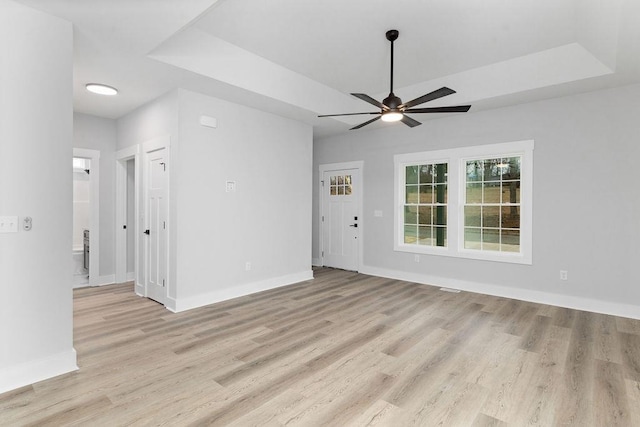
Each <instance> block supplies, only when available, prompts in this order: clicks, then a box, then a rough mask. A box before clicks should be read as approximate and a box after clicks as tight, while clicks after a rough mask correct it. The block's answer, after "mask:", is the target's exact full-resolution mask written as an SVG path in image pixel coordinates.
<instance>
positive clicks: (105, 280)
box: [90, 274, 116, 286]
mask: <svg viewBox="0 0 640 427" xmlns="http://www.w3.org/2000/svg"><path fill="white" fill-rule="evenodd" d="M114 283H116V275H115V274H107V275H106V276H98V277H96V279H95V280H94V282H93V283H91V282H90V284H91V286H104V285H113V284H114Z"/></svg>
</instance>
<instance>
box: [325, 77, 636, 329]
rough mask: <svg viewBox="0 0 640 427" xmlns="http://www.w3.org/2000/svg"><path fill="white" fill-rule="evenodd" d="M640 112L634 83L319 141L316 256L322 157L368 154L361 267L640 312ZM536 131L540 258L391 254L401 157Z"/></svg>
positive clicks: (535, 297) (515, 137) (350, 157)
mask: <svg viewBox="0 0 640 427" xmlns="http://www.w3.org/2000/svg"><path fill="white" fill-rule="evenodd" d="M639 117H640V85H633V86H628V87H622V88H617V89H611V90H602V91H597V92H591V93H585V94H581V95H576V96H570V97H563V98H557V99H551V100H544V101H539V102H535V103H529V104H524V105H518V106H513V107H508V108H502V109H494V110H487V111H479V112H474V111H473V108H472V109H471V112H469V113H466V114H460V115H450V116H448V117H442V118H437V119H432V120H424V121H423V125H421V126H419V127H416V128H413V129H410V128H408V127H406V126H404V125H402V124H400V123H397V124H391V125H387V126H380V127H378V128H377V129H370V130H366V129H363V130H358V131H350V132H349V133H347V134H345V135H341V136H337V137H331V138H326V139H320V140H316V141H314V166H313V170H314V186H313V188H314V197H313V201H314V206H313V212H314V219H313V257H314V259H319V254H320V248H319V244H320V243H319V232H320V224H319V221H318V218H319V204H318V198H319V195H318V167H319V165H322V164H326V163H335V162H343V161H352V160H363V161H364V178H363V180H364V202H363V204H364V206H363V209H364V212H363V213H364V215H363V233H364V235H363V239H364V242H363V244H364V254H363V258H364V265H363V266H361V267H362V268H361V270H362V271H366V272H371V273H379V274H381V275H389V276H396V277H405V278H410V279H412V280H414V281H421V282H423V283H431V284H434V285H448V286H452V287H455V286H456V285H458V287H461V288H466V289H469V290H476V291H478V292H487V293H496V294H503V295H509V296H515V297H521V298H522V299H532V300H540V301H543V302H550V303H554V304H557V305H565V306H572V305H574V306H575V305H579V306H580V307H581V308H588V309H592V310H594V311H603V312H611V311H615V312H618V313H619V314H623V315H630V316H633V317H638V316H640V287H639V286H638V285H637V282H638V273H637V270H636V266H637V264H636V262H638V260H639V259H640V246H639V245H638V242H640V220H639V218H640V215H639V214H640V212H639V211H640V191H638V190H637V182H638V176H639V172H640V166H639V164H638V161H639V160H640V120H639V119H638V118H639ZM416 118H418V119H419V117H416ZM528 139H533V140H535V149H534V153H533V156H534V172H533V173H534V179H533V265H515V264H507V263H499V262H490V261H478V260H469V259H455V258H449V257H442V256H429V255H421V256H420V262H415V260H414V255H413V254H410V253H403V252H395V251H394V250H393V239H394V223H393V221H394V220H393V211H394V208H395V207H394V175H393V171H394V160H393V156H394V155H395V154H398V153H412V152H421V151H429V150H438V149H449V148H455V147H465V146H474V145H481V144H493V143H500V142H509V141H519V140H528ZM374 210H381V211H382V212H383V217H381V218H380V217H374V215H373V212H374ZM560 270H567V271H568V278H569V280H567V281H561V280H560V278H559V272H560ZM576 302H577V303H576ZM618 309H620V310H618ZM634 313H635V315H634Z"/></svg>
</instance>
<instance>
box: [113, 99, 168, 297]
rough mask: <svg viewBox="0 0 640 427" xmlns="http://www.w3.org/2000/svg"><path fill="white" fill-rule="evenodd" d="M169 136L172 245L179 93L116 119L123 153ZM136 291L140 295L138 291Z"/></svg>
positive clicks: (141, 227) (141, 225) (139, 227)
mask: <svg viewBox="0 0 640 427" xmlns="http://www.w3.org/2000/svg"><path fill="white" fill-rule="evenodd" d="M165 136H168V137H169V140H170V143H171V147H170V153H171V164H170V165H169V171H170V174H169V179H170V182H169V232H170V236H169V239H170V241H172V242H175V241H176V233H177V227H176V222H175V218H176V195H177V192H176V188H175V174H174V173H173V172H172V166H173V165H172V164H173V162H174V160H175V159H176V158H177V157H178V156H179V148H180V147H179V145H178V144H176V141H177V136H178V90H174V91H171V92H168V93H166V94H164V95H162V96H160V97H159V98H157V99H155V100H153V101H151V102H149V103H147V104H145V105H143V106H141V107H139V108H137V109H136V110H135V111H133V112H131V113H129V114H127V115H126V116H124V117H121V118H120V119H118V120H117V148H118V150H122V149H124V148H127V147H131V146H134V145H138V144H143V143H145V142H148V141H151V140H154V139H157V138H160V137H165ZM139 196H140V200H139V206H140V215H143V211H142V209H143V207H144V200H143V197H144V194H143V192H142V191H141V192H140V194H139ZM134 227H135V229H136V235H137V237H138V238H139V237H140V236H141V234H140V233H141V232H142V230H144V221H142V219H141V218H138V219H137V221H136V223H135V225H134ZM142 248H143V246H142V245H140V253H139V254H138V255H139V258H138V265H139V268H140V269H143V268H144V267H143V266H144V250H143V249H142ZM175 265H176V256H175V251H174V250H172V251H170V253H169V284H168V288H169V292H170V295H171V296H172V297H174V298H175V289H174V288H173V286H174V284H175V283H176V275H175V271H176V270H175ZM138 277H139V278H140V283H137V285H138V286H142V282H144V280H143V277H144V276H143V275H142V274H138ZM136 291H137V292H140V293H141V292H142V291H141V290H140V289H139V288H138V289H137V290H136Z"/></svg>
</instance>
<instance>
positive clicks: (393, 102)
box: [382, 30, 402, 111]
mask: <svg viewBox="0 0 640 427" xmlns="http://www.w3.org/2000/svg"><path fill="white" fill-rule="evenodd" d="M399 35H400V32H399V31H398V30H389V31H387V33H386V36H387V40H389V41H390V42H391V72H390V73H389V74H390V76H391V78H390V85H389V96H388V97H386V98H385V99H384V100H382V103H383V104H384V105H385V106H387V107H389V109H390V110H392V111H393V110H397V108H398V107H400V105H402V100H401V99H400V98H398V97H397V96H395V94H394V93H393V42H394V41H396V40H397V39H398V36H399Z"/></svg>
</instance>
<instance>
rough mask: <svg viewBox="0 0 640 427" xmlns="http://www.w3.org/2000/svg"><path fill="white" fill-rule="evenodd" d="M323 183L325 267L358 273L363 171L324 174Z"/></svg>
mask: <svg viewBox="0 0 640 427" xmlns="http://www.w3.org/2000/svg"><path fill="white" fill-rule="evenodd" d="M322 182H323V184H322V191H323V195H322V218H321V222H322V237H323V238H322V252H323V253H322V258H323V265H325V266H327V267H335V268H341V269H344V270H352V271H358V257H359V253H358V248H359V244H358V239H360V230H361V227H360V224H361V222H362V221H361V218H360V215H361V213H360V212H359V209H360V207H359V191H360V189H361V188H362V186H361V178H360V169H341V170H331V171H325V172H324V174H323V177H322Z"/></svg>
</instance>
